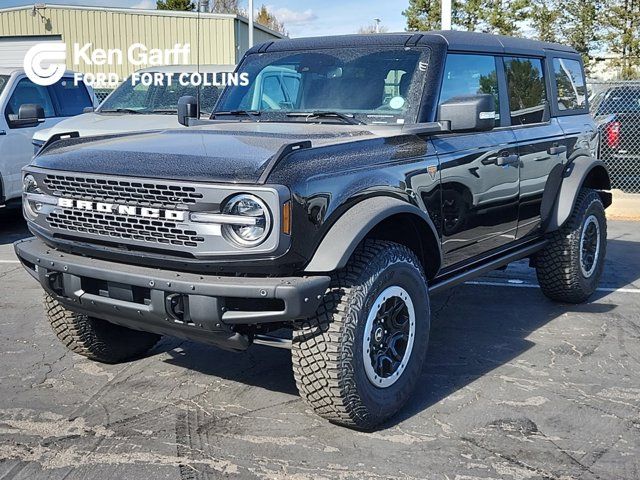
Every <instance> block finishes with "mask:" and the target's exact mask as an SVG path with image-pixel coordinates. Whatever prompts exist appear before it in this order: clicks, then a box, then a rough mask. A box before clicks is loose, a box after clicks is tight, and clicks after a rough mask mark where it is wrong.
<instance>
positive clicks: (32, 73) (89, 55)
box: [24, 42, 191, 86]
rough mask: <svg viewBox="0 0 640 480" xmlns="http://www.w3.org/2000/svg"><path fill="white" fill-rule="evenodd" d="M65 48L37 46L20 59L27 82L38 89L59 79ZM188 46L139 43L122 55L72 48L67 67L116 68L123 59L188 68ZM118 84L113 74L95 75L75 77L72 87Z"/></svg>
mask: <svg viewBox="0 0 640 480" xmlns="http://www.w3.org/2000/svg"><path fill="white" fill-rule="evenodd" d="M67 53H68V52H67V48H66V45H65V44H63V43H51V42H49V43H38V44H36V45H34V46H33V47H31V49H29V51H28V52H27V54H26V55H25V57H24V70H25V73H26V74H27V76H28V77H29V79H30V80H31V81H32V82H34V83H36V84H38V85H43V86H47V85H53V84H54V83H56V82H57V81H58V80H60V79H61V78H62V76H63V75H64V72H65V70H66V60H67ZM190 54H191V46H190V45H189V44H188V43H185V44H180V43H176V44H175V45H174V46H173V47H172V48H167V49H160V48H147V47H146V46H145V45H143V44H142V43H134V44H132V45H131V46H130V47H129V48H128V49H127V50H126V52H124V51H122V50H120V49H117V48H113V49H108V50H105V49H102V48H93V44H91V43H86V44H84V45H80V44H78V43H75V44H73V47H72V52H71V64H72V65H73V68H74V70H81V69H80V68H79V67H80V65H85V66H105V65H106V66H119V65H122V64H123V63H124V59H125V58H126V59H127V61H128V63H130V64H131V65H135V66H140V67H141V66H150V67H153V66H158V65H172V64H188V63H189V56H190ZM80 80H84V81H85V82H86V83H89V84H94V83H116V84H117V83H120V79H119V77H118V75H117V74H116V73H114V72H108V73H105V72H102V73H97V74H90V73H85V74H77V75H76V80H75V81H76V83H78V82H79V81H80Z"/></svg>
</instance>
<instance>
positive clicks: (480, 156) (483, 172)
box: [433, 54, 519, 268]
mask: <svg viewBox="0 0 640 480" xmlns="http://www.w3.org/2000/svg"><path fill="white" fill-rule="evenodd" d="M480 93H491V94H493V95H494V96H495V97H496V112H498V113H499V111H500V105H499V98H500V95H501V92H500V88H499V87H498V77H497V63H496V59H495V57H493V56H491V55H473V54H449V55H448V56H447V62H446V65H445V74H444V80H443V84H442V90H441V93H440V103H442V102H445V101H447V100H449V99H450V98H452V97H456V96H461V95H476V94H480ZM499 125H500V119H499V118H498V120H497V126H499ZM433 145H434V147H435V148H436V152H437V154H438V158H439V160H440V169H441V182H442V183H441V185H442V188H441V192H442V202H441V203H442V221H441V229H442V247H443V253H444V265H443V266H444V267H445V268H446V267H448V266H451V265H454V264H458V263H460V262H464V261H466V260H469V259H470V258H472V257H475V256H477V255H480V254H482V253H484V252H486V251H489V250H493V249H495V248H499V247H501V246H504V245H506V244H508V243H510V242H512V241H513V240H514V239H515V236H516V229H517V224H518V195H519V185H518V184H519V172H518V162H517V154H518V151H517V145H516V138H515V136H514V134H513V132H512V131H511V130H510V129H508V128H504V129H497V130H494V131H490V132H472V133H468V134H445V135H437V136H435V137H433Z"/></svg>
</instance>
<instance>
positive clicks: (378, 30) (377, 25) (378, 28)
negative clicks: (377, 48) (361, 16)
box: [373, 18, 382, 33]
mask: <svg viewBox="0 0 640 480" xmlns="http://www.w3.org/2000/svg"><path fill="white" fill-rule="evenodd" d="M373 21H374V22H376V33H380V22H382V20H380V19H379V18H374V19H373Z"/></svg>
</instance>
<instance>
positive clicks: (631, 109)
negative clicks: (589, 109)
mask: <svg viewBox="0 0 640 480" xmlns="http://www.w3.org/2000/svg"><path fill="white" fill-rule="evenodd" d="M593 105H594V110H595V112H596V113H595V115H610V114H612V113H640V87H633V86H629V87H616V88H612V89H610V90H606V91H604V92H600V93H599V94H598V97H596V98H594V101H593Z"/></svg>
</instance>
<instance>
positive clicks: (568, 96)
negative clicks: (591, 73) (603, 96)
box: [553, 58, 587, 111]
mask: <svg viewBox="0 0 640 480" xmlns="http://www.w3.org/2000/svg"><path fill="white" fill-rule="evenodd" d="M553 73H554V75H555V77H556V86H557V88H558V98H557V102H558V109H559V110H560V111H567V110H581V109H583V108H585V107H586V106H587V87H586V85H585V82H584V75H583V74H582V67H581V66H580V62H578V61H577V60H567V59H566V58H554V59H553Z"/></svg>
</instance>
